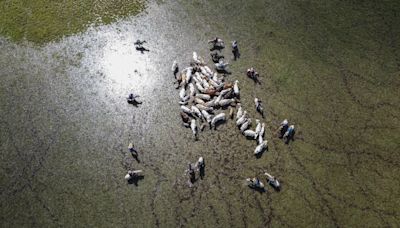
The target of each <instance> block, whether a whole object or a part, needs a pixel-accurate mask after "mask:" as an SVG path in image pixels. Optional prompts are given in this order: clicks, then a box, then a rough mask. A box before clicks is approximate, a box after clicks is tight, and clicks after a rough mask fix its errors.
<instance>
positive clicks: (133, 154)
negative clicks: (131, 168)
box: [131, 152, 140, 163]
mask: <svg viewBox="0 0 400 228" xmlns="http://www.w3.org/2000/svg"><path fill="white" fill-rule="evenodd" d="M131 155H132V157H133V158H134V159H135V160H136V161H137V163H140V159H139V155H138V154H137V153H135V152H131Z"/></svg>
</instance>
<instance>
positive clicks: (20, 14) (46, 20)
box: [0, 0, 144, 44]
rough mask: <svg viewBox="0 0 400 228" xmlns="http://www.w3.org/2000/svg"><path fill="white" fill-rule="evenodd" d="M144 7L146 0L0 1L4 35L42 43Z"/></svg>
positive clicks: (0, 24) (134, 12)
mask: <svg viewBox="0 0 400 228" xmlns="http://www.w3.org/2000/svg"><path fill="white" fill-rule="evenodd" d="M143 8H144V0H65V1H53V0H30V1H22V0H4V1H0V35H3V36H6V37H10V38H11V39H13V40H15V41H21V40H28V41H33V42H35V43H39V44H42V43H45V42H48V41H51V40H56V39H58V38H60V37H62V36H64V35H70V34H73V33H76V32H80V31H83V30H84V29H85V28H87V26H88V25H90V24H92V23H95V24H102V23H105V24H108V23H110V22H112V21H115V20H116V19H117V18H120V17H124V16H128V15H134V14H137V13H139V12H140V11H141V10H143Z"/></svg>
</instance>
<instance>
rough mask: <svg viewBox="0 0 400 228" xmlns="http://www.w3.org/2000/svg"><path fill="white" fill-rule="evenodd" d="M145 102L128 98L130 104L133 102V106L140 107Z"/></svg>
mask: <svg viewBox="0 0 400 228" xmlns="http://www.w3.org/2000/svg"><path fill="white" fill-rule="evenodd" d="M142 103H143V102H141V101H137V100H129V99H128V104H131V105H133V106H135V107H138V106H139V105H141V104H142Z"/></svg>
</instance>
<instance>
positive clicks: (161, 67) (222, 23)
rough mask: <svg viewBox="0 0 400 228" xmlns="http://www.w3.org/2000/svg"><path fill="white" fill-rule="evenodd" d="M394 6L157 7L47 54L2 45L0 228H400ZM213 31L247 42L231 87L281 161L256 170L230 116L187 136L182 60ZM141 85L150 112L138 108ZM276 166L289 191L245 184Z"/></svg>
mask: <svg viewBox="0 0 400 228" xmlns="http://www.w3.org/2000/svg"><path fill="white" fill-rule="evenodd" d="M398 9H400V7H399V4H398V3H397V2H394V1H386V2H383V3H357V4H356V3H350V2H349V3H343V2H340V1H338V2H335V1H333V2H330V3H320V2H314V1H307V2H297V1H279V2H271V1H252V2H251V3H250V2H249V1H243V2H242V1H226V2H221V1H218V2H208V3H205V2H204V1H194V2H193V3H191V4H189V3H187V2H185V1H178V2H163V3H161V2H157V3H156V2H150V3H148V6H147V9H146V11H145V12H144V13H142V14H140V15H139V16H137V17H132V18H129V19H125V20H123V21H119V22H117V23H113V24H110V25H105V26H100V27H93V28H90V29H89V30H88V31H86V32H83V33H81V34H76V35H73V36H69V37H66V38H63V39H62V40H59V41H53V42H50V43H47V44H45V45H42V46H38V45H35V44H32V43H27V42H18V43H14V42H12V41H8V40H6V39H4V38H1V39H0V45H1V49H0V77H1V85H0V98H1V102H0V105H1V108H0V116H1V121H0V125H1V129H2V130H1V134H0V141H1V145H0V148H1V156H2V158H1V163H0V168H1V175H0V177H1V179H0V181H1V185H0V186H1V187H0V188H1V198H0V200H1V223H2V227H17V226H35V227H48V226H71V227H72V226H79V227H81V226H85V227H87V226H96V227H111V226H118V227H119V226H125V227H132V226H134V227H154V226H159V227H177V226H185V227H200V226H205V227H227V226H233V227H268V226H285V227H286V226H287V227H297V226H300V227H305V226H307V227H310V226H312V227H321V226H324V227H343V226H346V227H348V226H350V227H355V226H360V227H364V226H371V227H383V226H384V227H390V226H391V227H396V226H399V225H400V222H399V220H400V214H399V211H400V210H399V205H400V195H399V192H400V189H399V186H400V179H399V177H398V173H399V163H400V158H399V151H400V150H399V149H400V148H399V142H400V131H399V127H398V126H399V111H400V106H399V97H400V92H399V91H400V90H399V88H400V77H399V74H400V44H399V40H398V37H400V27H399V25H398V23H396V22H397V21H400V18H399V14H398V13H397V12H398ZM215 35H218V36H220V37H221V38H223V39H225V40H226V41H230V40H233V39H236V40H238V41H239V47H240V50H241V54H242V58H241V59H240V60H239V61H237V62H233V61H230V62H232V65H231V70H232V72H233V74H232V75H230V76H229V79H231V80H235V79H238V80H239V85H240V87H241V101H242V104H243V106H244V108H245V109H246V110H247V111H248V112H249V113H250V116H251V117H253V118H255V117H257V116H258V117H259V115H258V114H257V113H256V111H255V109H254V108H253V99H254V96H258V97H260V98H261V99H262V100H263V101H264V109H265V111H266V118H265V119H264V121H265V123H266V125H267V131H266V139H267V140H269V150H268V151H267V152H265V153H264V154H263V156H262V157H261V158H259V159H256V158H255V157H254V156H253V150H254V147H255V142H254V141H249V140H246V139H245V138H244V137H243V136H241V135H240V133H239V131H238V130H236V128H235V124H234V122H233V121H228V122H227V123H226V124H224V125H221V126H220V127H219V128H218V130H217V131H210V130H208V129H207V130H205V132H202V133H201V134H200V137H199V140H198V141H194V140H193V137H192V134H191V131H190V130H189V129H186V128H184V127H183V126H182V125H181V120H180V117H179V111H180V108H179V105H178V104H177V102H178V91H177V90H175V89H174V85H173V76H172V74H171V72H170V67H171V63H172V61H173V60H174V59H176V60H178V62H179V63H181V66H184V65H187V64H188V62H189V60H190V58H191V56H192V51H197V52H198V53H199V54H200V55H201V56H203V57H205V58H206V59H208V46H207V40H208V39H210V38H211V37H213V36H215ZM136 39H145V40H147V42H148V43H147V44H146V45H145V46H146V47H147V48H149V49H150V52H146V53H144V54H141V53H140V52H137V51H136V50H135V49H134V45H133V43H134V41H135V40H136ZM224 54H225V55H226V56H230V54H231V53H230V50H225V51H224ZM209 62H211V61H209ZM249 66H254V67H256V69H257V70H258V71H259V72H260V74H261V82H262V83H261V85H256V84H254V83H253V82H252V81H250V80H249V79H247V78H246V76H245V74H244V72H245V70H246V69H247V68H248V67H249ZM132 90H133V91H135V92H137V93H138V94H140V95H141V98H142V99H143V101H144V103H143V104H142V105H140V106H138V107H133V106H131V105H128V104H127V103H126V99H125V97H126V95H127V94H128V93H129V91H132ZM284 118H288V119H289V120H290V121H292V122H294V124H296V126H297V129H298V131H297V134H296V137H295V141H294V142H291V143H290V144H289V145H285V144H284V143H283V142H282V141H281V140H279V139H278V138H276V137H275V130H276V127H277V124H279V122H280V121H282V119H284ZM130 141H132V142H134V144H135V146H136V147H137V149H138V150H139V151H140V155H139V160H135V159H134V158H133V157H132V156H131V154H130V153H129V152H128V151H127V146H128V143H129V142H130ZM199 156H203V157H204V158H205V162H206V176H205V178H204V179H203V180H198V181H197V182H196V183H195V185H194V187H193V188H189V187H188V186H187V179H188V178H187V176H185V175H184V170H185V169H186V166H187V163H189V162H194V161H196V160H197V158H198V157H199ZM132 168H135V169H143V170H144V173H145V175H144V179H142V180H139V181H138V182H137V185H135V184H131V185H129V184H127V183H126V181H125V180H124V175H125V174H126V172H127V170H129V169H132ZM264 170H267V171H269V172H270V173H271V174H273V175H275V176H277V177H278V178H279V180H280V181H281V183H282V186H283V188H282V191H280V192H276V191H274V190H273V189H272V188H268V190H267V192H265V193H259V192H257V191H253V190H251V189H249V188H248V187H247V186H246V184H245V182H244V179H245V178H247V177H250V176H254V175H259V176H260V177H261V174H262V172H263V171H264ZM264 182H265V181H264Z"/></svg>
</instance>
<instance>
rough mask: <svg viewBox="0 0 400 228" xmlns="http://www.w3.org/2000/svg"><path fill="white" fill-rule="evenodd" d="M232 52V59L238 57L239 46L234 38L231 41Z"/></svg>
mask: <svg viewBox="0 0 400 228" xmlns="http://www.w3.org/2000/svg"><path fill="white" fill-rule="evenodd" d="M232 54H233V60H236V59H238V58H240V53H239V48H238V44H237V41H236V40H234V41H233V42H232Z"/></svg>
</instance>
